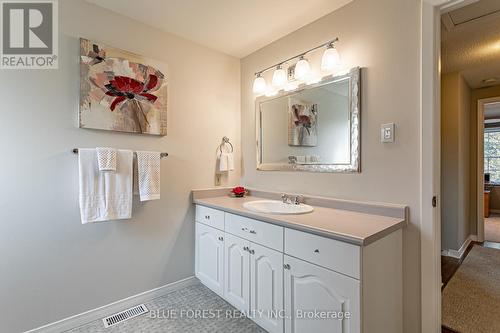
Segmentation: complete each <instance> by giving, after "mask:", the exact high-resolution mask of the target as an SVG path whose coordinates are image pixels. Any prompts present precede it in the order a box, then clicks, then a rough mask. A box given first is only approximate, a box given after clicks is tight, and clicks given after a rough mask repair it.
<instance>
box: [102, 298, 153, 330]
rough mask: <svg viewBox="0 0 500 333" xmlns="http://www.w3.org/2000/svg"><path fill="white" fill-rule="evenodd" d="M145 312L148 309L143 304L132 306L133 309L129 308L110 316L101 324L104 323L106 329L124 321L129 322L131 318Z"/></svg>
mask: <svg viewBox="0 0 500 333" xmlns="http://www.w3.org/2000/svg"><path fill="white" fill-rule="evenodd" d="M146 312H148V308H147V307H146V306H145V305H144V304H141V305H137V306H134V307H133V308H130V309H128V310H125V311H122V312H118V313H116V314H114V315H112V316H109V317H106V318H104V319H103V320H102V322H103V323H104V327H106V328H107V327H111V326H114V325H116V324H119V323H121V322H124V321H125V320H129V319H131V318H134V317H137V316H140V315H142V314H145V313H146Z"/></svg>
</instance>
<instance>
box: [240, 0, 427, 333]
mask: <svg viewBox="0 0 500 333" xmlns="http://www.w3.org/2000/svg"><path fill="white" fill-rule="evenodd" d="M420 12H421V10H420V1H417V0H379V1H373V0H356V1H354V2H352V3H350V4H348V5H346V6H345V7H343V8H341V9H340V10H338V11H336V12H334V13H331V14H329V15H327V16H325V17H323V18H321V19H319V20H318V21H316V22H313V23H311V24H309V25H307V26H305V27H303V28H301V29H299V30H297V31H295V32H293V33H291V34H290V35H288V36H286V37H284V38H282V39H279V40H277V41H276V42H274V43H272V44H270V45H268V46H266V47H264V48H262V49H261V50H259V51H257V52H255V53H253V54H251V55H250V56H248V57H246V58H244V59H243V60H242V68H241V82H242V102H241V103H242V104H241V107H242V149H243V162H244V174H243V179H244V181H245V183H246V185H248V186H251V187H256V188H262V189H269V190H275V191H284V192H299V193H304V194H316V195H323V196H330V197H337V198H346V199H355V200H372V201H385V202H392V203H402V204H407V205H409V207H410V221H409V224H408V226H407V227H406V228H405V230H404V240H403V243H404V253H403V255H404V257H403V258H404V259H403V262H404V332H405V333H412V332H419V331H420V238H419V225H420V216H419V209H420V199H419V194H420V172H419V167H420V161H421V160H420V155H419V151H420V139H421V138H420V118H419V113H420V112H419V105H420V102H419V96H420V93H419V92H420V85H419V82H420V81H419V80H420V75H419V68H420V65H419V63H420V62H419V61H420V58H419V54H420V36H419V35H420ZM336 36H338V37H339V38H340V43H339V51H340V53H341V56H342V58H343V59H344V62H345V63H346V65H347V67H354V66H361V67H363V69H362V91H361V94H362V110H361V138H362V142H361V152H362V155H361V167H362V172H361V173H360V174H318V173H300V174H297V173H293V172H265V171H256V169H255V165H256V161H255V158H256V157H255V156H256V154H255V121H254V119H255V117H254V112H255V109H254V96H253V94H252V82H253V73H254V72H256V71H258V70H260V69H262V68H265V67H267V66H270V65H272V64H274V63H277V62H279V61H281V60H283V59H286V58H288V57H289V56H292V55H294V54H297V53H300V52H301V51H303V50H307V49H309V48H310V47H314V46H316V45H318V44H320V43H322V42H325V41H327V40H329V39H331V38H334V37H336ZM312 66H314V67H316V68H318V66H319V64H318V63H317V62H314V63H313V64H312ZM387 122H395V123H396V142H395V143H394V144H381V143H380V125H381V124H383V123H387ZM297 176H300V178H297ZM297 179H300V181H297Z"/></svg>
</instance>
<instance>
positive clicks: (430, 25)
mask: <svg viewBox="0 0 500 333" xmlns="http://www.w3.org/2000/svg"><path fill="white" fill-rule="evenodd" d="M476 2H478V1H477V0H455V1H454V0H423V1H422V24H421V27H422V31H421V33H422V58H421V61H422V63H421V69H422V74H421V75H422V76H421V93H422V104H421V125H422V132H421V137H422V139H421V156H422V165H421V180H422V187H421V202H422V203H421V219H422V225H421V268H422V269H421V283H422V284H421V285H422V289H421V293H422V303H421V312H422V327H421V331H422V332H441V329H442V328H441V318H442V314H441V301H442V299H441V260H440V257H441V209H440V206H441V205H442V197H441V191H440V184H441V172H440V165H441V151H440V145H441V112H440V104H441V90H440V88H441V86H440V60H441V53H440V44H441V27H442V24H443V23H442V21H441V16H442V14H443V13H446V12H449V11H452V10H454V9H458V8H461V7H464V6H466V5H469V4H471V3H476ZM492 3H493V4H494V1H492ZM485 50H490V51H492V50H493V48H485ZM490 69H491V68H490ZM490 72H491V71H490ZM497 96H498V95H497ZM483 98H485V97H483ZM476 119H477V118H476ZM476 129H477V127H475V128H474V133H472V134H473V135H474V136H475V137H477V133H476V131H477V130H476ZM475 144H477V142H476V143H475ZM476 167H477V164H474V169H475V168H476ZM483 167H484V166H483ZM476 174H477V175H478V174H479V172H476ZM481 177H483V176H482V175H481ZM471 178H474V179H473V180H474V181H473V182H472V184H471V188H473V189H474V191H476V190H477V189H478V187H479V186H480V185H479V182H478V178H479V177H477V178H476V177H475V176H474V174H473V176H472V177H471ZM482 179H483V178H481V181H482ZM477 197H479V196H477ZM435 198H437V200H435ZM477 200H479V199H477ZM474 206H476V205H474ZM472 215H473V216H474V220H476V221H474V229H476V228H477V229H479V228H480V227H479V226H477V223H476V222H477V215H478V212H475V211H474V212H472Z"/></svg>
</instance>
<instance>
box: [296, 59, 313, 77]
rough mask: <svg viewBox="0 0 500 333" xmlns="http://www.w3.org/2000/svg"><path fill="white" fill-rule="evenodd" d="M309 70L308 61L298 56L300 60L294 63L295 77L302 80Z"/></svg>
mask: <svg viewBox="0 0 500 333" xmlns="http://www.w3.org/2000/svg"><path fill="white" fill-rule="evenodd" d="M310 72H311V66H310V65H309V61H307V60H306V59H304V58H300V60H299V61H298V62H297V64H296V65H295V79H297V80H303V79H305V78H307V76H308V74H309V73H310Z"/></svg>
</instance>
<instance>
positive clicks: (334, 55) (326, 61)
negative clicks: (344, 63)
mask: <svg viewBox="0 0 500 333" xmlns="http://www.w3.org/2000/svg"><path fill="white" fill-rule="evenodd" d="M338 41H339V39H338V38H335V39H333V40H330V41H328V42H326V43H323V44H321V45H318V46H316V47H313V48H312V49H309V50H307V51H305V52H302V53H300V54H298V55H295V56H293V57H290V58H288V59H286V60H284V61H281V62H280V63H277V64H275V65H272V66H269V67H267V68H265V69H263V70H261V71H258V72H256V73H255V80H254V82H253V92H254V93H255V94H257V95H263V94H266V95H268V94H269V86H268V85H267V84H266V80H265V79H264V78H263V77H262V74H263V73H264V72H267V71H269V70H271V69H274V73H273V79H272V87H274V88H275V89H274V90H273V91H272V92H273V93H277V92H278V91H279V90H281V89H285V90H289V89H290V88H291V87H289V86H288V85H287V83H288V77H287V73H286V71H285V69H283V66H284V64H286V63H288V62H290V61H291V60H294V59H297V58H298V59H299V60H298V62H297V63H296V64H295V74H294V78H295V79H296V80H298V81H305V80H306V79H308V77H309V74H310V73H311V65H310V64H309V61H307V59H306V58H305V56H306V54H308V53H310V52H312V51H315V50H317V49H319V48H322V47H325V46H326V50H325V52H324V54H323V58H322V59H321V69H322V70H323V71H331V70H333V69H335V68H337V66H339V65H340V56H339V53H338V51H337V49H336V47H335V46H336V43H337V42H338ZM308 81H310V80H308ZM313 81H314V80H313ZM307 84H309V82H308V83H307ZM297 86H298V85H297Z"/></svg>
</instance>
